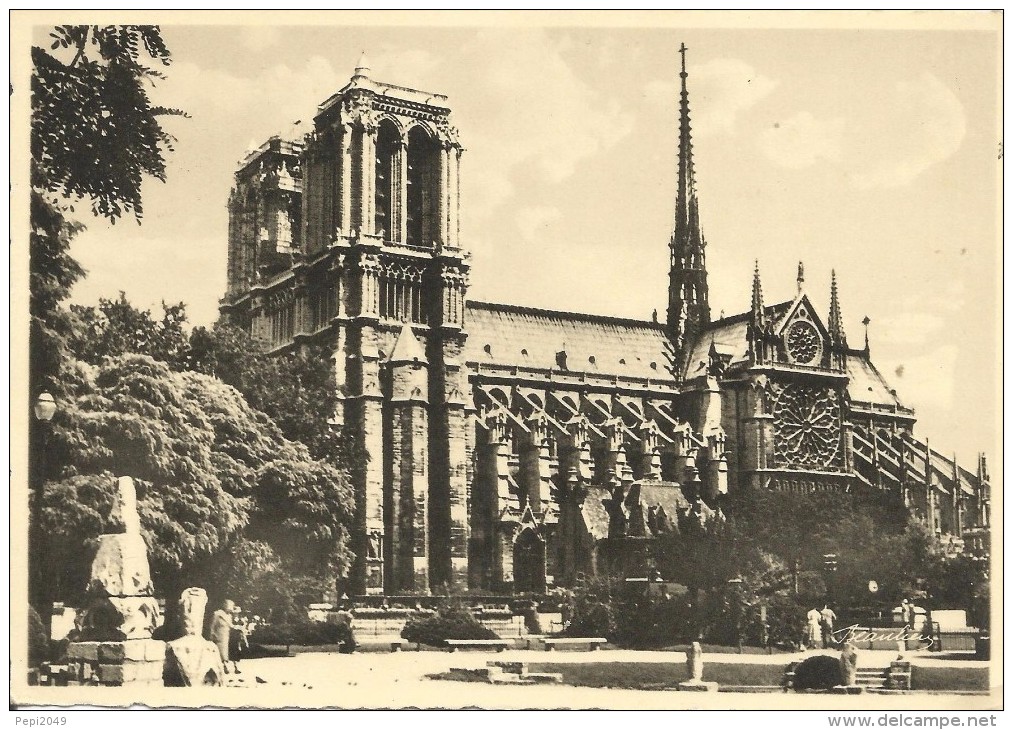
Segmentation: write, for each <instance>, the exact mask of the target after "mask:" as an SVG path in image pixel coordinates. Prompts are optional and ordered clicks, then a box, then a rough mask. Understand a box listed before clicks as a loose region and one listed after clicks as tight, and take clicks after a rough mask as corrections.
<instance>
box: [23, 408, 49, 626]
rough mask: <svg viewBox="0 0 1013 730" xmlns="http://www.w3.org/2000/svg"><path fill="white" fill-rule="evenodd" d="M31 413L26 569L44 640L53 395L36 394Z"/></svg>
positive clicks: (47, 583) (46, 612)
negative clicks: (35, 434)
mask: <svg viewBox="0 0 1013 730" xmlns="http://www.w3.org/2000/svg"><path fill="white" fill-rule="evenodd" d="M32 412H33V414H34V416H35V420H36V421H38V422H39V425H40V433H39V442H38V444H37V446H38V454H37V458H38V461H37V462H36V465H37V470H36V475H35V480H36V483H35V484H32V485H31V486H32V488H33V489H34V490H35V494H34V498H33V499H32V501H31V503H30V504H29V505H28V511H29V515H28V525H29V566H30V567H31V575H33V576H34V578H35V580H34V584H35V585H34V586H30V588H34V591H33V592H34V594H35V596H36V597H37V599H38V601H39V608H40V610H41V616H40V618H41V619H42V625H43V626H44V627H45V630H46V638H47V639H48V638H49V632H50V624H51V622H52V614H53V606H52V601H50V599H49V596H50V593H49V584H50V582H51V581H49V580H47V578H46V576H45V575H44V573H43V571H44V567H45V564H46V556H45V555H43V554H42V552H43V548H42V524H41V523H42V500H43V494H44V493H45V489H46V457H47V453H46V452H47V450H48V449H49V431H50V421H52V420H53V416H55V415H56V399H55V398H54V397H53V396H52V394H50V393H48V392H45V391H44V392H42V393H39V397H38V398H36V399H35V403H34V404H33V405H32Z"/></svg>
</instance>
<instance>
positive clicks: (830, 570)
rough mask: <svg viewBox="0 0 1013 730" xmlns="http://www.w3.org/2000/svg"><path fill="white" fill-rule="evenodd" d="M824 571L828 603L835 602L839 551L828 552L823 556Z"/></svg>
mask: <svg viewBox="0 0 1013 730" xmlns="http://www.w3.org/2000/svg"><path fill="white" fill-rule="evenodd" d="M823 572H824V573H825V576H826V584H827V585H826V588H827V603H828V604H829V603H833V599H834V595H833V594H834V591H833V583H834V577H835V574H836V573H837V553H827V554H826V555H824V556H823Z"/></svg>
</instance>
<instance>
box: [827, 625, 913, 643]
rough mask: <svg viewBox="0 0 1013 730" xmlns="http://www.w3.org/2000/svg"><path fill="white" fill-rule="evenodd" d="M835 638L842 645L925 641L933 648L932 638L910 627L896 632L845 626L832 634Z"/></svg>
mask: <svg viewBox="0 0 1013 730" xmlns="http://www.w3.org/2000/svg"><path fill="white" fill-rule="evenodd" d="M832 634H833V636H834V638H836V639H837V641H839V642H840V643H842V644H846V643H848V642H860V641H905V642H907V641H924V642H926V648H928V647H930V646H932V637H930V636H922V635H921V634H919V633H916V632H915V631H914V630H913V629H912V628H911V627H909V626H902V627H900V628H898V629H895V630H890V629H867V628H862V627H861V626H859V625H858V624H852V625H851V626H845V627H844V628H842V629H837V630H836V631H834V632H832Z"/></svg>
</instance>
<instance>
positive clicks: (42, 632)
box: [28, 606, 49, 667]
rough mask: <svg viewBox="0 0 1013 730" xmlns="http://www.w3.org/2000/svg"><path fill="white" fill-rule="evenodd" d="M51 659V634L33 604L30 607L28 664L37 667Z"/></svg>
mask: <svg viewBox="0 0 1013 730" xmlns="http://www.w3.org/2000/svg"><path fill="white" fill-rule="evenodd" d="M48 659H49V636H48V635H47V634H46V627H45V625H44V624H43V623H42V618H41V617H40V616H39V613H38V611H36V610H35V609H34V608H32V607H31V606H29V607H28V665H29V666H31V667H37V666H39V664H41V663H42V662H44V661H46V660H48Z"/></svg>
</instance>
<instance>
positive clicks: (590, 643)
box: [542, 637, 608, 651]
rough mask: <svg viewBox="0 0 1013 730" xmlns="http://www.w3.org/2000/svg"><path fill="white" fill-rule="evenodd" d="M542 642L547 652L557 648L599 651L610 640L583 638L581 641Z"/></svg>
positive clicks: (550, 640)
mask: <svg viewBox="0 0 1013 730" xmlns="http://www.w3.org/2000/svg"><path fill="white" fill-rule="evenodd" d="M542 641H544V642H545V651H552V650H553V649H555V648H556V647H557V646H586V647H587V648H588V649H589V650H590V651H597V650H598V649H599V648H600V647H601V645H602V644H604V643H606V642H607V641H608V640H607V639H602V638H600V637H595V638H586V637H582V638H579V639H576V638H575V639H570V638H566V639H542Z"/></svg>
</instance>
